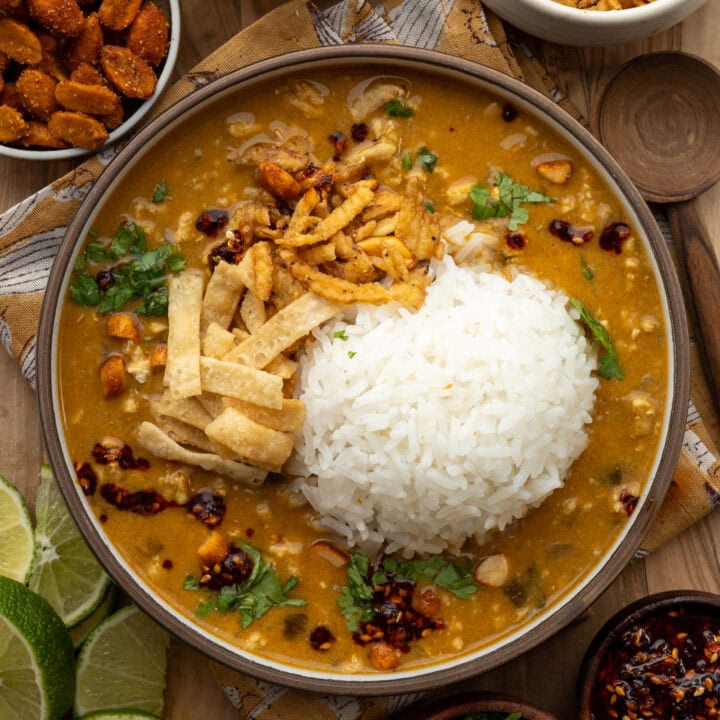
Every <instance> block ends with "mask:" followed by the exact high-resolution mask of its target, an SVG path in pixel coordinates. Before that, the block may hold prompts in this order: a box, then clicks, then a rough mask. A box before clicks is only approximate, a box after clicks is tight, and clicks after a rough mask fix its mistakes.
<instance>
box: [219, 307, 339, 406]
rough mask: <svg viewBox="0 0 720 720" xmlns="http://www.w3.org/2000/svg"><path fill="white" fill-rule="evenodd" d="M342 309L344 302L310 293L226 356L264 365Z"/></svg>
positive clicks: (252, 364) (233, 359)
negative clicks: (338, 302)
mask: <svg viewBox="0 0 720 720" xmlns="http://www.w3.org/2000/svg"><path fill="white" fill-rule="evenodd" d="M342 310H343V308H342V306H340V305H337V304H335V303H331V302H328V301H327V300H323V298H321V297H318V296H317V295H313V293H306V294H305V295H302V296H301V297H299V298H298V299H297V300H294V301H293V302H291V303H290V304H289V305H286V306H285V307H284V308H283V309H282V310H280V311H279V312H277V313H275V315H273V316H272V317H271V318H270V319H269V320H268V321H267V322H266V323H265V324H264V325H263V326H262V327H261V328H260V329H259V330H258V331H257V332H256V333H255V334H253V335H251V336H250V337H249V338H248V339H247V340H245V341H244V342H241V343H240V344H239V345H238V346H237V347H236V348H234V349H233V350H231V351H230V352H229V353H228V354H227V355H226V356H225V357H224V358H223V359H224V360H226V361H228V362H241V363H245V365H249V366H251V367H255V368H264V367H265V366H266V365H267V364H268V363H269V362H270V361H271V360H273V359H274V358H276V357H277V356H278V355H279V354H280V353H281V352H282V351H283V350H287V348H289V347H290V346H291V345H292V344H293V343H294V342H295V341H296V340H299V339H300V338H301V337H303V336H305V335H307V334H308V333H309V332H310V331H311V330H313V329H314V328H316V327H317V326H318V325H321V324H322V323H324V322H325V321H326V320H329V319H330V318H332V317H335V315H339V314H340V313H341V312H342ZM256 404H258V405H259V404H260V403H256Z"/></svg>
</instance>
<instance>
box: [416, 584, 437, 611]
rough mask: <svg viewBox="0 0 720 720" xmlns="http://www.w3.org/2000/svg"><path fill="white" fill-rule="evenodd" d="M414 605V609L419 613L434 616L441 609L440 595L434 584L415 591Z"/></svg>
mask: <svg viewBox="0 0 720 720" xmlns="http://www.w3.org/2000/svg"><path fill="white" fill-rule="evenodd" d="M412 606H413V609H414V610H417V611H418V612H419V613H422V614H423V615H426V616H427V617H432V616H433V615H436V614H437V613H438V612H439V610H440V596H439V595H438V592H437V590H436V589H435V588H434V587H432V585H426V586H425V587H423V588H420V589H419V590H416V591H415V594H414V595H413V599H412Z"/></svg>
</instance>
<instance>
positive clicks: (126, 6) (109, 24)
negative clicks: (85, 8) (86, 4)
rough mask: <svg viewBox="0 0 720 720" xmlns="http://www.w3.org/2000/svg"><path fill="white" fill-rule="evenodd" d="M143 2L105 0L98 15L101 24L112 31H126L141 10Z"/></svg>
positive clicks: (138, 0) (137, 0)
mask: <svg viewBox="0 0 720 720" xmlns="http://www.w3.org/2000/svg"><path fill="white" fill-rule="evenodd" d="M141 5H142V0H103V1H102V3H101V4H100V9H99V10H98V14H99V16H100V22H101V23H102V24H103V25H104V26H105V27H106V28H109V29H110V30H124V29H125V28H126V27H128V26H129V25H130V23H132V21H133V20H134V19H135V16H136V15H137V14H138V10H140V6H141Z"/></svg>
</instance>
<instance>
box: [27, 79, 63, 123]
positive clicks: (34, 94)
mask: <svg viewBox="0 0 720 720" xmlns="http://www.w3.org/2000/svg"><path fill="white" fill-rule="evenodd" d="M56 85H57V83H56V82H55V80H54V79H53V78H51V77H50V76H49V75H47V74H46V73H44V72H43V71H42V70H34V69H32V68H30V69H28V70H23V72H22V74H21V75H20V77H19V78H18V79H17V91H18V96H19V97H20V103H21V104H22V106H23V107H24V108H25V110H26V111H27V112H28V113H29V114H30V115H32V117H33V118H35V120H42V121H43V122H47V121H48V120H49V119H50V116H51V115H52V114H53V113H54V112H56V111H57V110H58V109H59V108H58V104H57V102H56V101H55V86H56Z"/></svg>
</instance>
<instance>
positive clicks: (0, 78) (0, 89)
mask: <svg viewBox="0 0 720 720" xmlns="http://www.w3.org/2000/svg"><path fill="white" fill-rule="evenodd" d="M4 88H5V80H3V76H2V73H0V96H2V92H3V90H4Z"/></svg>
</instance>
